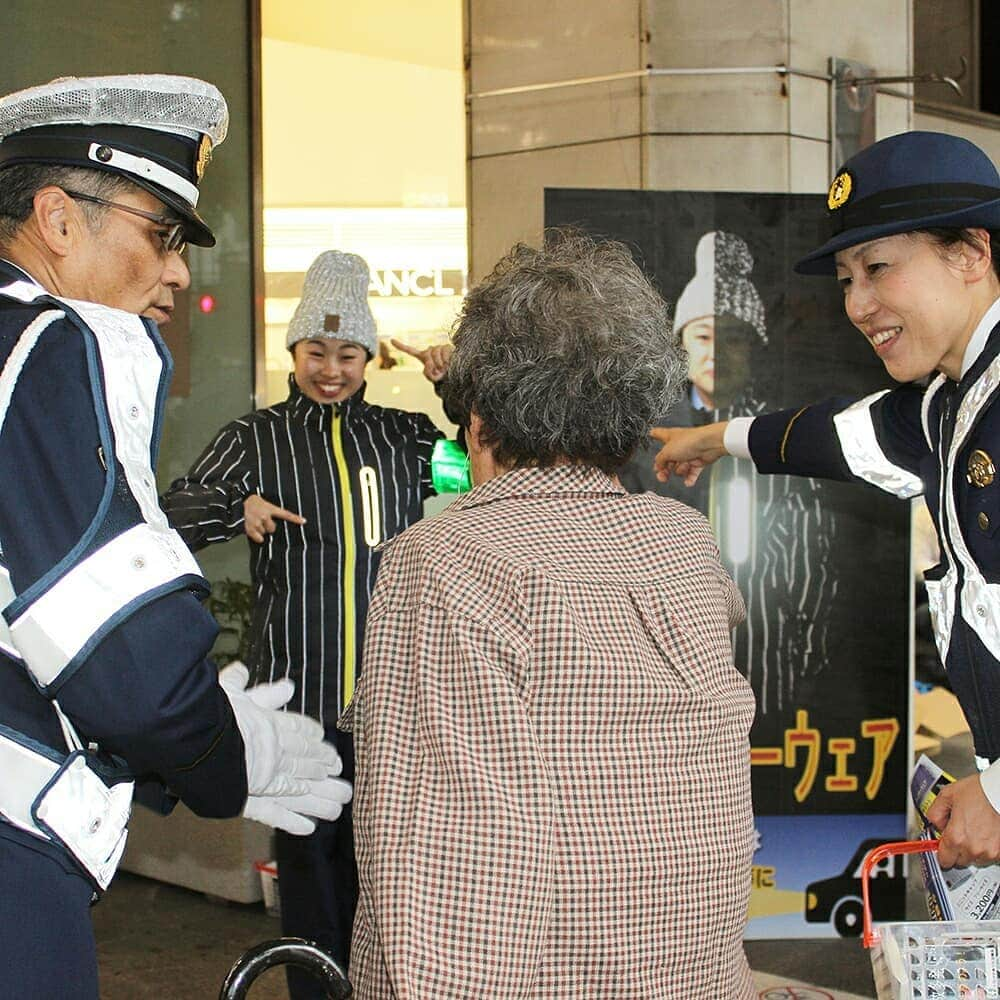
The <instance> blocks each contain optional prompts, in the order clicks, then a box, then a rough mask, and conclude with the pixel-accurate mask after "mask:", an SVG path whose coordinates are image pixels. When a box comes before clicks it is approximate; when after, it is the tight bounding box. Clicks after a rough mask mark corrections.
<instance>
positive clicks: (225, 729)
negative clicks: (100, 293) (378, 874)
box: [0, 261, 247, 998]
mask: <svg viewBox="0 0 1000 1000" xmlns="http://www.w3.org/2000/svg"><path fill="white" fill-rule="evenodd" d="M81 309H85V310H87V311H88V315H87V316H86V317H85V316H84V315H83V314H82V313H81V311H80V310H81ZM104 317H112V318H113V319H119V320H122V321H123V324H122V329H121V330H117V329H114V328H113V327H112V329H111V333H110V336H106V337H105V343H104V344H103V345H102V344H101V343H100V338H99V337H97V336H95V331H94V329H93V326H92V324H94V323H96V322H98V321H99V320H100V319H102V318H104ZM116 338H119V339H121V340H124V339H126V338H133V339H138V338H142V339H143V340H144V344H143V345H142V347H143V351H142V353H143V354H144V355H145V357H146V360H147V361H152V362H153V369H154V370H155V368H156V361H155V359H158V360H159V369H160V372H159V376H158V377H155V378H153V380H152V382H151V384H152V385H153V386H154V387H155V393H154V396H153V397H152V398H148V399H142V398H141V394H136V395H135V398H134V400H128V399H125V397H124V396H122V394H121V393H119V392H111V391H109V386H108V382H109V380H111V379H112V378H114V373H113V372H112V369H111V368H109V367H107V366H106V365H102V356H103V357H104V359H105V361H106V360H107V353H108V348H107V342H108V340H111V341H112V342H113V341H114V339H116ZM32 341H33V342H32ZM102 350H103V355H102ZM15 368H16V369H17V376H16V380H14V379H12V378H11V377H10V376H11V374H12V371H13V369H15ZM0 371H2V372H3V373H4V376H5V378H4V379H3V380H2V381H0V385H2V390H0V412H2V417H0V468H2V469H4V470H5V472H4V474H3V475H2V476H0V577H2V578H3V581H4V584H5V586H6V587H7V596H8V597H10V595H11V594H13V595H15V597H14V599H13V600H10V601H9V603H8V604H7V607H6V608H5V610H4V619H5V625H6V626H7V627H5V628H4V629H3V633H2V634H0V670H2V671H3V677H4V682H3V684H2V685H0V736H2V737H3V744H4V747H5V748H6V752H7V755H8V756H6V757H5V766H4V769H3V770H4V777H3V784H4V785H5V786H9V785H10V784H11V782H12V781H13V780H14V779H13V774H12V771H11V769H10V768H11V765H10V761H11V760H13V759H14V757H13V756H10V755H12V754H13V755H16V754H17V753H18V748H19V747H20V748H26V749H28V750H30V751H33V752H34V753H36V754H37V755H40V756H41V757H42V758H43V759H47V760H48V761H51V762H52V763H53V764H56V765H62V764H64V763H65V762H66V761H67V757H69V756H70V755H72V752H73V744H74V742H75V739H74V734H76V735H78V736H79V739H80V741H81V743H82V747H83V750H82V753H83V755H85V756H86V757H87V758H89V760H90V761H91V763H92V766H93V768H94V770H95V771H96V772H97V773H98V774H99V775H100V776H101V778H102V779H103V780H104V781H105V782H106V783H107V784H108V785H109V786H115V785H116V783H123V782H128V781H130V780H132V779H134V780H136V781H137V782H139V783H140V798H142V799H143V800H144V801H146V802H147V803H149V804H154V805H156V806H158V807H159V808H161V809H162V810H163V811H166V810H167V809H169V808H170V806H171V805H172V804H173V802H175V801H176V800H177V799H178V798H179V799H181V800H182V801H184V802H185V803H186V804H187V805H188V806H190V808H191V809H192V810H193V811H195V812H196V813H199V814H201V815H204V816H232V815H236V814H238V813H239V811H240V809H241V807H242V805H243V803H244V801H245V799H246V795H247V786H246V773H245V767H244V762H243V756H244V747H243V742H242V739H241V737H240V732H239V729H238V727H237V725H236V724H235V720H234V716H233V712H232V709H231V707H230V704H229V701H228V700H227V698H226V696H225V694H224V693H223V691H222V689H221V688H220V687H219V684H218V682H217V671H216V668H215V666H214V665H213V664H212V663H211V661H209V660H207V659H206V657H207V655H208V653H209V651H210V649H211V647H212V644H213V641H214V639H215V636H216V632H217V626H216V625H215V623H214V621H213V619H212V618H211V617H210V616H209V615H208V613H207V612H206V611H205V610H204V608H203V607H202V605H201V603H200V598H201V597H202V596H204V594H205V592H206V590H205V587H206V585H205V582H204V580H202V578H201V576H200V574H198V572H197V567H196V566H195V565H194V564H193V561H191V562H190V563H189V562H187V561H185V560H183V558H178V559H177V560H176V561H175V560H174V559H173V558H172V554H171V553H170V552H169V546H170V544H171V542H172V540H171V538H170V534H169V533H168V532H166V531H164V530H162V529H163V527H165V518H164V520H163V524H162V525H159V524H157V523H156V519H155V514H154V515H153V516H152V521H153V523H152V524H151V523H150V520H148V518H149V515H150V513H151V512H150V511H149V510H148V509H144V508H148V502H149V497H148V496H137V495H136V492H135V491H134V490H133V488H132V485H131V484H130V481H129V475H128V474H127V473H126V468H125V464H123V463H125V462H128V463H133V462H134V460H135V459H136V458H137V457H138V456H136V455H135V454H132V455H128V456H126V457H120V456H119V455H118V454H117V453H116V440H117V439H118V433H117V429H113V427H112V420H111V415H110V414H109V404H112V405H115V406H119V407H120V406H121V404H122V403H123V401H124V402H125V405H126V409H125V411H124V413H123V415H122V418H121V419H122V420H124V421H132V422H133V423H135V424H137V425H141V424H144V423H148V428H149V431H148V440H149V444H150V449H151V450H150V452H149V454H148V455H147V456H146V467H147V470H148V469H149V468H151V467H152V464H153V463H154V462H155V457H156V442H157V440H158V438H159V430H160V421H161V417H162V411H163V404H164V399H165V388H166V384H167V381H168V379H169V372H170V365H169V359H168V355H167V352H166V350H165V348H164V346H163V344H162V342H161V341H160V338H159V335H158V334H157V332H156V330H155V327H154V326H153V324H152V323H151V322H150V321H148V320H141V319H140V318H139V317H135V316H129V315H127V314H124V313H119V312H117V311H116V310H104V309H101V308H100V307H98V308H93V307H91V306H89V304H85V303H79V304H76V308H74V305H71V304H69V303H67V302H65V301H62V300H59V299H54V298H52V297H51V296H48V295H47V294H46V293H45V292H44V291H43V290H42V289H41V288H40V287H39V286H38V285H36V284H35V283H34V282H33V281H32V280H31V279H30V278H29V277H28V276H27V275H26V274H25V273H24V272H22V271H21V270H20V269H18V268H16V267H15V266H13V265H11V264H9V263H8V262H6V261H0ZM130 388H133V389H134V388H135V387H134V386H132V387H130ZM8 395H9V398H8ZM126 395H127V390H126ZM147 418H148V419H147ZM140 440H142V431H140V432H139V436H137V437H136V438H134V439H133V440H132V441H130V442H128V445H129V446H130V447H129V450H131V446H134V445H135V444H136V443H137V442H138V441H140ZM147 475H150V482H149V492H150V494H151V495H152V496H153V498H154V501H155V491H154V487H153V484H152V479H151V474H150V473H148V472H147ZM160 516H161V517H162V514H161V515H160ZM174 543H175V544H176V546H177V549H178V555H181V554H183V552H184V551H186V550H184V546H183V543H182V542H180V539H179V538H177V539H175V540H174ZM164 546H166V547H167V551H166V557H165V558H163V553H162V552H161V553H159V554H158V553H157V552H156V551H155V550H156V549H157V548H159V549H163V548H164ZM109 548H110V549H115V550H116V552H115V554H114V556H113V558H112V559H111V561H105V560H107V559H108V558H109V557H108V555H107V553H108V551H109ZM102 553H103V554H102ZM158 555H159V558H158ZM95 559H96V562H95ZM95 568H99V569H102V570H105V571H110V572H111V573H112V574H113V576H118V577H123V578H126V579H125V581H124V582H122V581H120V580H116V581H115V584H114V586H112V588H111V590H112V592H111V593H110V594H107V595H104V594H98V593H95V588H96V587H98V586H99V582H97V581H96V578H95V573H94V569H95ZM128 577H131V578H132V579H131V580H128V579H127V578H128ZM67 602H68V603H67ZM81 604H82V607H81ZM46 605H48V606H46ZM73 605H76V609H77V611H78V612H79V613H78V614H74V615H73V616H72V620H70V619H69V618H68V617H67V616H65V615H63V614H61V611H62V610H63V609H65V608H66V607H67V606H73ZM25 650H28V652H25ZM22 653H23V655H22ZM29 661H30V662H29ZM67 723H68V724H69V725H68V729H67ZM126 762H127V764H126ZM9 791H10V789H9V788H8V792H9ZM38 791H41V789H38ZM6 794H7V793H6V792H5V793H3V794H2V795H0V811H2V812H3V813H4V815H3V816H2V817H0V884H2V885H3V887H4V888H3V892H0V927H2V928H3V932H2V935H3V939H4V952H5V961H4V963H2V964H0V995H2V996H15V995H16V996H19V997H26V996H27V997H34V996H37V997H54V996H59V997H61V998H68V997H76V996H80V997H87V998H91V997H94V996H96V995H97V988H96V967H95V960H94V952H93V941H92V936H91V932H90V926H89V914H87V912H86V910H87V908H88V907H89V905H90V903H91V901H92V899H93V898H94V897H95V895H96V892H97V890H99V889H100V888H102V886H101V884H100V881H101V880H100V876H99V873H98V876H97V877H96V878H95V873H94V872H93V871H90V870H88V869H87V868H86V867H85V866H84V865H82V864H81V863H80V860H79V859H78V858H77V857H75V856H74V854H73V852H72V851H70V850H67V849H66V847H65V846H64V845H63V844H62V843H61V842H60V838H59V836H58V834H56V833H54V832H52V831H51V830H47V829H46V824H44V823H43V822H41V821H40V820H38V819H36V820H35V822H34V824H33V823H32V822H31V821H30V819H29V818H28V817H24V816H20V817H19V816H18V815H17V809H16V807H6V806H5V799H4V796H5V795H6ZM105 818H106V817H103V816H102V815H100V814H95V815H94V816H93V819H92V821H91V822H92V824H97V825H100V823H101V821H102V820H104V819H105ZM32 827H34V828H32ZM115 846H116V845H114V844H112V845H111V848H112V850H113V849H114V847H115ZM115 860H117V859H115ZM22 883H23V884H24V885H25V886H26V887H27V886H30V892H31V893H32V894H34V896H35V897H36V898H41V899H42V900H46V901H47V903H46V904H45V905H44V906H43V907H38V906H36V907H33V908H32V912H33V913H36V914H37V913H42V914H43V916H44V919H40V920H37V921H32V920H28V921H27V922H26V920H25V916H24V908H23V906H22V902H23V899H24V898H25V897H24V896H22V895H20V894H19V893H16V892H14V891H13V890H12V887H16V886H17V885H18V884H22ZM22 959H23V961H22Z"/></svg>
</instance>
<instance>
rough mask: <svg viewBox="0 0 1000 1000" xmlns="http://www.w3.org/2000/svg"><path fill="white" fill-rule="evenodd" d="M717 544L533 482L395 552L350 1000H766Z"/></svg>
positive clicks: (409, 535) (743, 694) (563, 477)
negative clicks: (745, 939)
mask: <svg viewBox="0 0 1000 1000" xmlns="http://www.w3.org/2000/svg"><path fill="white" fill-rule="evenodd" d="M743 613H744V612H743V602H742V600H741V598H740V595H739V593H738V591H737V590H736V588H735V586H734V585H733V583H732V581H731V580H730V579H729V577H728V576H727V575H726V573H725V571H724V570H723V569H722V566H721V565H720V563H719V558H718V553H717V550H716V546H715V543H714V540H713V538H712V536H711V534H710V532H709V529H708V526H707V523H706V522H705V521H704V519H703V518H702V517H701V515H699V514H697V513H696V512H695V511H693V510H691V509H690V508H688V507H685V506H683V505H681V504H679V503H676V502H675V501H672V500H669V499H666V498H663V497H657V496H654V495H652V494H642V495H629V494H627V493H625V492H624V491H623V490H622V489H621V488H620V487H619V486H618V484H617V483H615V482H614V481H612V480H611V479H609V478H608V477H607V476H605V475H603V474H602V473H600V472H598V471H596V470H594V469H587V468H581V467H575V466H560V467H556V468H551V469H519V470H515V471H513V472H510V473H508V474H506V475H504V476H502V477H500V478H498V479H494V480H492V481H490V482H488V483H486V484H484V485H483V486H481V487H479V488H477V489H475V490H473V491H472V492H471V493H469V494H466V495H465V496H463V497H461V498H460V499H459V500H457V501H456V502H455V503H454V504H453V505H452V506H451V507H450V508H449V509H448V510H447V511H445V512H444V513H443V514H441V515H439V516H438V517H436V518H432V519H430V520H428V521H424V522H421V523H419V524H417V525H415V526H414V527H412V528H410V529H408V530H407V531H406V532H404V534H403V535H401V536H400V537H399V538H397V539H396V540H394V541H392V542H390V543H389V544H388V545H387V546H386V551H385V554H384V558H383V561H382V566H381V570H380V574H379V577H378V581H377V583H376V587H375V592H374V595H373V598H372V603H371V608H370V611H369V617H368V626H367V634H366V641H365V651H364V671H363V674H362V679H361V682H360V685H359V687H358V690H357V692H356V694H355V698H354V702H353V704H352V706H351V709H350V711H349V712H348V714H347V716H346V717H345V719H344V720H343V724H344V725H345V727H353V728H354V732H355V741H356V748H357V754H358V775H357V784H356V788H355V837H356V846H357V854H358V867H359V875H360V883H361V897H360V903H359V908H358V914H357V918H356V922H355V929H354V942H353V948H352V953H351V978H352V980H353V982H354V985H355V996H356V997H357V998H358V1000H376V998H377V1000H388V998H396V1000H448V998H459V997H461V998H473V997H475V998H504V1000H506V998H515V997H516V998H531V1000H535V998H538V1000H541V998H546V1000H554V998H567V1000H568V998H573V1000H583V998H585V997H592V996H593V997H596V996H602V997H615V998H618V1000H631V998H634V1000H639V998H642V1000H653V998H670V1000H693V998H706V1000H723V998H725V1000H750V998H752V997H753V996H754V992H753V987H752V983H751V978H750V972H749V968H748V965H747V962H746V957H745V955H744V952H743V946H742V932H743V926H744V922H745V919H746V908H747V899H748V895H749V886H750V862H751V855H752V850H753V846H752V841H753V818H752V814H751V803H750V769H749V742H748V733H749V729H750V723H751V721H752V718H753V711H754V702H753V694H752V692H751V689H750V687H749V686H748V684H747V683H746V681H745V680H744V679H743V677H742V676H741V675H740V674H739V673H738V672H737V671H736V670H735V669H734V667H733V665H732V652H731V646H730V629H731V628H732V627H733V626H734V625H736V624H737V623H738V622H739V621H741V620H742V618H743Z"/></svg>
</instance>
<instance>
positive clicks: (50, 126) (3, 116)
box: [0, 74, 229, 247]
mask: <svg viewBox="0 0 1000 1000" xmlns="http://www.w3.org/2000/svg"><path fill="white" fill-rule="evenodd" d="M228 126H229V109H228V107H227V106H226V101H225V98H224V97H223V96H222V94H220V93H219V91H218V90H217V89H216V88H215V87H213V86H212V85H211V84H210V83H205V82H204V81H203V80H196V79H194V78H192V77H186V76H165V75H155V74H154V75H127V76H92V77H62V78H60V79H58V80H53V81H52V82H51V83H46V84H42V85H41V86H39V87H31V88H29V89H27V90H19V91H17V92H16V93H14V94H8V95H7V96H6V97H2V98H0V170H3V169H5V168H7V167H11V166H14V165H15V164H19V163H38V164H64V165H66V166H74V167H86V168H88V169H92V170H103V171H107V172H109V173H113V174H118V175H120V176H122V177H125V178H127V179H128V180H130V181H132V182H133V183H134V184H138V185H139V187H142V188H145V189H146V190H147V191H149V192H150V193H151V194H154V195H156V197H157V198H159V199H160V200H161V201H162V202H163V203H164V204H165V205H166V206H167V207H168V208H169V209H172V210H173V212H176V214H177V217H178V218H179V219H181V220H183V222H184V223H185V227H184V234H185V236H186V238H187V241H188V242H189V243H194V244H195V245H196V246H205V247H210V246H214V245H215V237H214V236H213V235H212V231H211V230H210V229H209V228H208V226H207V225H206V224H205V221H204V220H203V219H202V218H201V216H200V215H199V214H198V212H197V211H196V207H197V204H198V183H199V182H200V181H201V178H202V175H203V174H204V172H205V165H206V164H207V163H208V161H209V160H210V159H211V155H212V149H213V148H214V147H215V146H218V145H219V143H221V142H222V141H223V139H225V137H226V130H227V128H228Z"/></svg>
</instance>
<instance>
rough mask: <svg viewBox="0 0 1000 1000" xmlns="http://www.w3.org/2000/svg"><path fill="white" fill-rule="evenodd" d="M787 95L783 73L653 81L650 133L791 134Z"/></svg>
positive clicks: (662, 78) (653, 79)
mask: <svg viewBox="0 0 1000 1000" xmlns="http://www.w3.org/2000/svg"><path fill="white" fill-rule="evenodd" d="M785 91H786V88H785V86H784V79H783V78H782V77H780V76H778V74H777V73H774V74H759V73H752V74H745V75H744V74H741V75H739V76H734V75H720V76H700V75H699V76H660V77H653V78H651V79H650V81H649V104H648V108H649V113H648V119H647V123H646V125H647V130H648V131H649V132H652V133H656V132H689V133H690V132H704V131H706V130H711V131H712V132H787V131H788V114H789V99H788V97H787V96H786V94H785Z"/></svg>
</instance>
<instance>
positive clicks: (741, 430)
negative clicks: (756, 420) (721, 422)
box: [722, 417, 753, 458]
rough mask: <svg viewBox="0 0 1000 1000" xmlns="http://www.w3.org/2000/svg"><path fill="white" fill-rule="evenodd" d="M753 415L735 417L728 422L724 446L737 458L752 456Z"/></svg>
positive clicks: (723, 440)
mask: <svg viewBox="0 0 1000 1000" xmlns="http://www.w3.org/2000/svg"><path fill="white" fill-rule="evenodd" d="M752 423H753V417H733V419H732V420H730V421H729V423H727V424H726V430H725V433H724V435H723V438H722V446H723V447H724V448H725V449H726V451H727V452H729V454H730V455H733V456H734V457H735V458H749V457H750V425H751V424H752Z"/></svg>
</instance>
